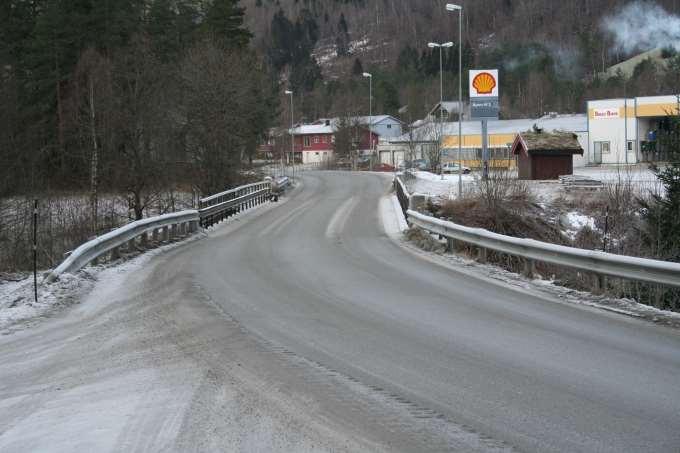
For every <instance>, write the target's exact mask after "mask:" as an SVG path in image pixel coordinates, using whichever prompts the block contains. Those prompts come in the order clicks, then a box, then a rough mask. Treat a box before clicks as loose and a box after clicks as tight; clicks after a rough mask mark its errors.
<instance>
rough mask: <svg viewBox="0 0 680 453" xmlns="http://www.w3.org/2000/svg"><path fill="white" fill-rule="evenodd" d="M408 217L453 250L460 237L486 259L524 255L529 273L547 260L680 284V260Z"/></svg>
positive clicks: (411, 213)
mask: <svg viewBox="0 0 680 453" xmlns="http://www.w3.org/2000/svg"><path fill="white" fill-rule="evenodd" d="M407 218H408V221H409V223H411V224H413V225H416V226H418V227H420V228H422V229H424V230H426V231H429V232H430V233H434V234H439V235H441V236H444V237H446V238H447V240H448V241H449V249H452V243H451V241H452V240H457V241H462V242H465V243H468V244H473V245H475V246H477V247H480V249H481V251H482V253H480V255H482V256H483V260H484V259H485V258H486V250H494V251H497V252H502V253H507V254H510V255H515V256H520V257H522V258H524V259H525V263H526V264H525V274H529V275H531V274H532V273H533V268H534V262H535V261H543V262H546V263H551V264H556V265H559V266H565V267H570V268H574V269H579V270H583V271H590V272H594V273H596V274H600V275H608V276H611V277H619V278H624V279H630V280H638V281H643V282H649V283H656V284H662V285H670V286H678V287H680V263H670V262H667V261H658V260H652V259H647V258H637V257H631V256H623V255H615V254H612V253H605V252H599V251H595V250H584V249H578V248H574V247H567V246H563V245H556V244H549V243H546V242H540V241H536V240H533V239H523V238H515V237H511V236H504V235H502V234H497V233H492V232H490V231H487V230H484V229H481V228H470V227H465V226H462V225H458V224H455V223H453V222H447V221H444V220H441V219H436V218H434V217H429V216H426V215H423V214H421V213H419V212H416V211H412V210H409V211H407Z"/></svg>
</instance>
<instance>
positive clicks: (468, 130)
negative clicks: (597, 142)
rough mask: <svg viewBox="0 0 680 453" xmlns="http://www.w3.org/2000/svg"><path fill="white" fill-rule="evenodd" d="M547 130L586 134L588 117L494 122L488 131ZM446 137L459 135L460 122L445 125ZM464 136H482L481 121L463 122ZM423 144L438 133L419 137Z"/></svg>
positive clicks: (405, 139)
mask: <svg viewBox="0 0 680 453" xmlns="http://www.w3.org/2000/svg"><path fill="white" fill-rule="evenodd" d="M428 124H429V125H431V124H432V122H426V123H425V124H424V125H420V126H419V127H418V129H420V128H424V127H427V125H428ZM435 124H436V123H435ZM534 125H536V126H537V127H539V128H541V129H543V130H545V131H546V132H554V131H566V132H577V133H578V132H586V131H587V130H588V117H587V116H586V115H585V114H575V115H546V116H543V117H541V118H536V119H533V118H526V119H518V120H494V121H489V122H488V131H489V134H490V135H497V134H519V133H520V132H525V131H529V130H532V128H533V126H534ZM443 131H444V132H443V135H444V136H456V135H458V122H451V123H444V126H443ZM461 133H462V135H481V134H482V123H481V122H480V121H463V122H462V128H461ZM419 138H420V140H419V141H423V142H427V141H434V140H436V131H431V132H430V133H427V132H425V133H423V134H420V135H419ZM409 141H410V140H409V134H408V133H407V134H403V135H401V136H400V137H396V138H393V139H392V140H390V143H400V142H409Z"/></svg>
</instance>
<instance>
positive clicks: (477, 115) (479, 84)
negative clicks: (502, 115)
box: [470, 69, 500, 120]
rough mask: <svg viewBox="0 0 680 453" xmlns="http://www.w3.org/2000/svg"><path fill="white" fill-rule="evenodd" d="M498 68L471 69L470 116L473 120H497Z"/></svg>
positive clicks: (498, 106) (498, 107) (498, 108)
mask: <svg viewBox="0 0 680 453" xmlns="http://www.w3.org/2000/svg"><path fill="white" fill-rule="evenodd" d="M498 85H499V83H498V69H474V70H471V71H470V117H471V119H473V120H497V119H498V112H499V110H500V105H499V101H498V97H499V93H498Z"/></svg>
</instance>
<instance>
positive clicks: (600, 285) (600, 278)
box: [594, 274, 607, 294]
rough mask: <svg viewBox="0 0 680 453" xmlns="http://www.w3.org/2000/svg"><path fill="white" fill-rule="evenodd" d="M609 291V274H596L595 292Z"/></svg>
mask: <svg viewBox="0 0 680 453" xmlns="http://www.w3.org/2000/svg"><path fill="white" fill-rule="evenodd" d="M606 291H607V276H606V275H601V274H597V275H595V291H594V292H595V294H602V293H604V292H606Z"/></svg>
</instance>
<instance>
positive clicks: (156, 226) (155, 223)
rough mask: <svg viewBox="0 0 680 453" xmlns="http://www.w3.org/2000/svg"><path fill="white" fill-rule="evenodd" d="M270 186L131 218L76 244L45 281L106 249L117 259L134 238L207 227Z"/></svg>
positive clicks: (144, 242)
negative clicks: (192, 206)
mask: <svg viewBox="0 0 680 453" xmlns="http://www.w3.org/2000/svg"><path fill="white" fill-rule="evenodd" d="M285 179H286V180H285V181H281V184H283V187H285V186H287V185H288V184H289V183H290V181H289V180H288V178H287V177H286V178H285ZM271 187H272V183H271V181H262V182H257V183H254V184H247V185H245V186H240V187H236V188H234V189H230V190H227V191H224V192H220V193H218V194H215V195H211V196H209V197H205V198H202V199H201V200H200V201H199V209H198V210H187V211H181V212H174V213H170V214H164V215H161V216H157V217H149V218H146V219H142V220H137V221H135V222H131V223H129V224H127V225H124V226H122V227H120V228H117V229H115V230H113V231H110V232H108V233H106V234H103V235H101V236H99V237H97V238H95V239H92V240H91V241H88V242H86V243H84V244H82V245H80V246H79V247H78V248H76V249H75V250H74V251H73V252H71V253H70V255H69V256H68V257H67V258H66V259H65V260H64V261H63V262H62V263H61V264H60V265H59V266H57V267H56V268H55V269H54V270H52V271H50V272H49V273H48V274H47V276H46V277H45V281H46V282H52V281H54V280H56V279H58V278H59V276H60V275H61V274H63V273H72V272H76V271H78V270H79V269H81V268H83V267H84V266H86V265H87V264H88V263H91V262H96V261H97V260H98V259H99V258H100V257H102V256H104V255H106V254H109V253H110V254H111V258H112V259H117V258H118V257H119V256H120V254H121V252H122V248H123V247H126V248H127V249H128V250H131V251H132V250H136V249H137V246H138V244H137V242H138V240H139V242H141V246H143V247H144V248H146V247H147V246H149V245H153V244H158V243H161V242H169V241H170V240H173V239H175V238H177V237H178V236H186V235H189V234H192V233H195V232H196V231H198V227H199V225H200V226H202V227H205V228H207V227H210V226H212V225H214V224H216V223H218V222H220V221H221V220H224V219H226V218H228V217H229V216H231V215H234V214H236V213H238V212H241V211H243V210H246V209H249V208H252V207H254V206H257V205H259V204H261V203H264V202H267V201H269V199H270V197H271ZM149 234H151V238H149ZM149 239H151V240H149Z"/></svg>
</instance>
